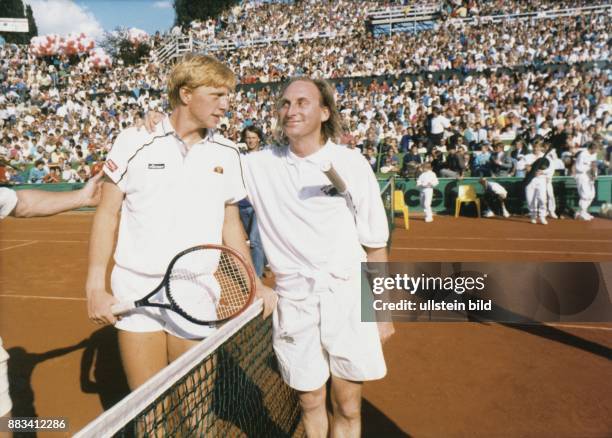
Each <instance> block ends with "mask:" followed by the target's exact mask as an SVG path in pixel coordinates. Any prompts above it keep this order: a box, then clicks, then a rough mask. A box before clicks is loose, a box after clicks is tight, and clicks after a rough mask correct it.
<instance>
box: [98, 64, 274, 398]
mask: <svg viewBox="0 0 612 438" xmlns="http://www.w3.org/2000/svg"><path fill="white" fill-rule="evenodd" d="M235 84H236V78H235V76H234V74H233V73H232V71H231V70H230V69H229V68H228V67H227V66H225V65H224V64H222V63H220V62H219V61H217V60H216V59H214V58H212V57H209V56H203V55H193V56H189V57H187V58H186V59H185V60H184V61H182V62H180V63H179V64H177V65H176V66H175V67H174V69H173V70H172V72H171V74H170V77H169V83H168V93H169V100H170V104H171V107H172V109H173V111H172V114H171V115H170V116H169V117H168V118H165V119H164V120H162V122H161V123H160V124H159V125H157V128H156V129H155V131H154V132H152V133H147V132H145V131H144V130H142V131H139V130H137V129H136V128H130V129H127V130H125V131H123V132H122V133H121V134H120V135H119V136H118V137H117V140H116V141H115V144H114V145H113V148H112V149H111V151H110V152H109V154H108V158H107V161H106V165H105V169H104V171H105V173H106V176H107V180H106V181H105V183H104V185H103V194H102V201H101V203H100V206H99V207H98V210H97V212H96V216H95V218H94V224H93V228H92V235H91V243H90V253H89V271H88V276H87V285H86V289H87V298H88V313H89V317H90V319H91V320H93V321H94V322H96V323H98V324H106V323H112V324H115V326H116V327H117V328H118V329H119V334H118V339H119V348H120V353H121V359H122V363H123V366H124V369H125V372H126V376H127V380H128V384H129V386H130V388H131V389H134V388H136V387H138V386H140V385H141V384H142V383H144V382H145V381H146V380H148V379H149V378H150V377H151V376H153V375H154V374H155V373H156V372H157V371H159V370H160V369H162V368H163V367H165V366H166V365H167V364H168V363H169V362H171V361H173V360H174V359H175V358H177V357H178V356H180V355H181V354H182V353H184V352H185V351H186V350H187V349H189V348H191V347H192V346H194V345H195V344H196V343H197V340H199V339H201V338H203V337H205V336H207V335H209V334H210V333H211V332H212V331H213V329H212V328H210V327H207V326H199V325H196V324H192V323H190V322H188V321H187V320H185V319H183V318H182V317H180V316H177V315H175V314H174V313H173V312H170V311H168V312H166V311H165V310H164V309H154V308H144V309H142V308H141V309H136V310H134V311H132V312H130V313H129V314H128V315H125V316H123V317H122V318H121V319H120V320H117V319H116V318H115V317H114V316H113V314H112V312H111V310H110V307H111V306H112V304H114V303H115V302H118V301H133V300H136V299H139V298H142V297H143V296H144V295H146V294H147V293H148V292H150V291H151V290H153V289H154V288H155V287H156V286H157V284H159V282H160V281H161V279H162V277H163V274H164V273H165V271H166V268H167V266H168V263H169V262H170V260H171V259H172V257H174V256H175V255H176V254H177V253H178V252H180V251H182V250H184V249H186V248H189V247H191V246H194V245H199V244H203V243H208V244H220V243H224V244H225V245H228V246H231V247H233V248H235V249H237V250H238V251H240V252H241V253H242V254H243V255H244V256H245V257H246V258H247V259H248V260H250V256H249V250H248V248H247V246H246V239H245V235H244V230H243V228H242V223H241V221H240V216H239V214H238V204H237V203H238V201H240V199H242V198H244V196H245V195H246V192H245V188H244V182H243V179H242V171H241V166H240V156H239V154H238V150H237V149H236V147H235V145H234V144H233V143H232V142H230V141H228V140H227V139H225V138H223V137H222V136H220V135H216V134H214V132H213V131H212V129H213V128H214V127H215V126H216V125H217V124H218V123H219V120H220V119H221V117H223V116H224V115H225V112H226V110H227V109H228V94H229V92H230V91H231V90H233V88H234V86H235ZM117 230H118V237H117V245H116V249H115V252H114V259H115V266H114V268H113V272H112V278H111V284H110V289H112V294H110V293H109V292H107V291H108V286H107V285H106V282H105V272H106V269H107V266H108V263H109V261H110V257H111V254H112V250H113V246H114V243H115V235H116V232H117ZM258 292H259V294H260V295H261V294H264V295H265V296H264V300H266V301H267V302H269V301H268V300H267V298H272V299H274V300H275V295H274V293H273V292H272V291H271V290H269V289H266V288H265V287H263V286H262V285H261V283H259V284H258ZM266 292H267V294H266ZM273 304H275V301H274V302H273V303H271V304H269V305H268V306H267V309H268V311H271V308H270V307H271V306H272V305H273Z"/></svg>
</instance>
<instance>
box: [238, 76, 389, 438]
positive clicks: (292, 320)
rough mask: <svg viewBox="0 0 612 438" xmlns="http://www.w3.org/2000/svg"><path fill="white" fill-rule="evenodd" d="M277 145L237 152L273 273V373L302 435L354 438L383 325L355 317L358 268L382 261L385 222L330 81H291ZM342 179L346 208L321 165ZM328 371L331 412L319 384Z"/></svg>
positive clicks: (381, 365)
mask: <svg viewBox="0 0 612 438" xmlns="http://www.w3.org/2000/svg"><path fill="white" fill-rule="evenodd" d="M278 120H279V125H278V133H277V134H278V135H277V137H278V140H279V143H280V145H278V146H274V147H271V148H267V149H264V150H262V151H259V152H255V153H252V154H249V155H248V156H246V157H245V158H244V162H245V166H244V167H245V180H246V184H247V191H248V194H249V199H250V201H251V202H252V203H253V206H254V207H255V211H256V212H257V215H258V218H260V222H259V226H260V232H261V237H262V242H263V246H264V250H265V252H266V256H267V257H268V260H269V262H270V266H271V268H272V271H273V272H274V274H275V277H276V292H277V293H278V295H279V302H278V305H277V308H276V311H275V312H274V315H273V320H274V334H273V339H274V349H275V352H276V355H277V358H278V362H279V366H280V369H281V373H282V375H283V378H284V379H285V381H286V382H287V383H288V384H289V386H291V387H293V388H295V389H296V390H298V392H299V398H300V403H301V407H302V413H303V421H304V426H305V429H306V433H307V434H308V436H311V437H325V436H327V435H328V432H329V431H330V429H331V436H347V437H348V436H350V437H358V436H360V427H361V418H360V410H361V387H362V385H361V383H362V382H363V381H365V380H374V379H380V378H382V377H383V376H384V375H385V373H386V366H385V361H384V358H383V353H382V348H381V339H382V340H383V341H384V340H386V339H387V338H388V337H389V336H391V334H392V333H393V331H394V329H393V325H392V323H378V325H377V324H375V323H367V322H365V323H364V322H361V320H360V291H361V287H360V264H361V262H364V261H366V260H367V261H375V262H385V261H387V250H386V245H387V240H388V237H389V228H388V224H387V220H386V216H385V212H384V208H383V204H382V200H381V198H380V193H379V187H378V183H377V181H376V178H375V176H374V173H373V172H372V169H371V168H370V166H369V164H368V163H367V161H366V160H365V159H364V158H363V156H362V155H361V154H360V153H359V152H358V151H355V150H352V149H349V148H346V147H343V146H339V145H337V144H335V143H334V139H335V138H337V137H338V136H339V134H340V124H339V115H338V111H337V109H336V105H335V102H334V97H333V89H332V88H331V86H330V85H329V84H328V83H327V82H325V81H321V80H312V79H309V78H297V79H294V80H292V81H291V82H290V83H289V84H288V85H287V86H286V88H285V89H284V91H283V93H282V95H281V98H280V101H279V104H278ZM327 162H330V163H331V164H332V165H333V166H334V168H335V169H336V171H337V172H338V173H339V174H340V176H341V177H342V178H343V179H344V181H345V182H346V184H347V186H348V188H349V192H350V194H351V196H352V199H353V202H354V207H355V208H354V211H355V212H356V214H355V215H354V214H353V211H352V210H351V209H350V208H348V206H347V202H346V201H345V199H344V198H343V197H340V196H334V195H333V192H330V191H329V190H328V188H329V180H328V179H327V177H326V176H325V174H324V173H323V172H322V171H321V165H322V164H324V163H327ZM330 375H331V394H330V396H331V401H332V407H333V413H332V414H333V415H332V421H331V424H329V422H328V416H327V409H326V383H327V381H328V380H329V378H330Z"/></svg>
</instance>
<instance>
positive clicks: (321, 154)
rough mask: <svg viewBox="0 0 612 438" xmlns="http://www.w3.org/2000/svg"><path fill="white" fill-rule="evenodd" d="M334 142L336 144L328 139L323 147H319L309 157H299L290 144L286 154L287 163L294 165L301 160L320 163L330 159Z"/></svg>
mask: <svg viewBox="0 0 612 438" xmlns="http://www.w3.org/2000/svg"><path fill="white" fill-rule="evenodd" d="M333 144H334V142H333V141H331V140H327V143H325V144H324V145H323V146H322V147H321V149H319V150H318V151H316V152H315V153H312V154H310V155H308V156H307V157H299V156H297V155H296V154H294V153H293V152H292V151H291V148H290V147H289V146H287V151H286V154H285V159H286V160H287V163H289V164H293V165H295V164H298V163H301V162H308V163H312V164H316V165H320V164H322V163H323V162H325V161H329V160H330V155H331V145H333Z"/></svg>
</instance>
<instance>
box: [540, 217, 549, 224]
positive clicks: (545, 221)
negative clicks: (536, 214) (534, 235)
mask: <svg viewBox="0 0 612 438" xmlns="http://www.w3.org/2000/svg"><path fill="white" fill-rule="evenodd" d="M540 223H541V224H542V225H548V221H547V220H546V218H545V217H541V218H540Z"/></svg>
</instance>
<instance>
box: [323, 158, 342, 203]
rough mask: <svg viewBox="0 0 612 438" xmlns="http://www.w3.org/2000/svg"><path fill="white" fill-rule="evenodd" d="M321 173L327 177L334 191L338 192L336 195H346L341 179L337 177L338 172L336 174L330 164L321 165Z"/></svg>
mask: <svg viewBox="0 0 612 438" xmlns="http://www.w3.org/2000/svg"><path fill="white" fill-rule="evenodd" d="M321 171H322V172H323V173H324V174H325V175H326V176H327V178H328V179H329V181H330V182H331V183H332V185H333V186H334V187H335V188H336V190H338V193H340V194H341V195H343V194H345V193H346V184H345V183H344V180H343V179H342V177H341V176H340V175H338V172H336V169H334V166H332V164H331V162H329V161H327V162H323V163H322V164H321Z"/></svg>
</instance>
